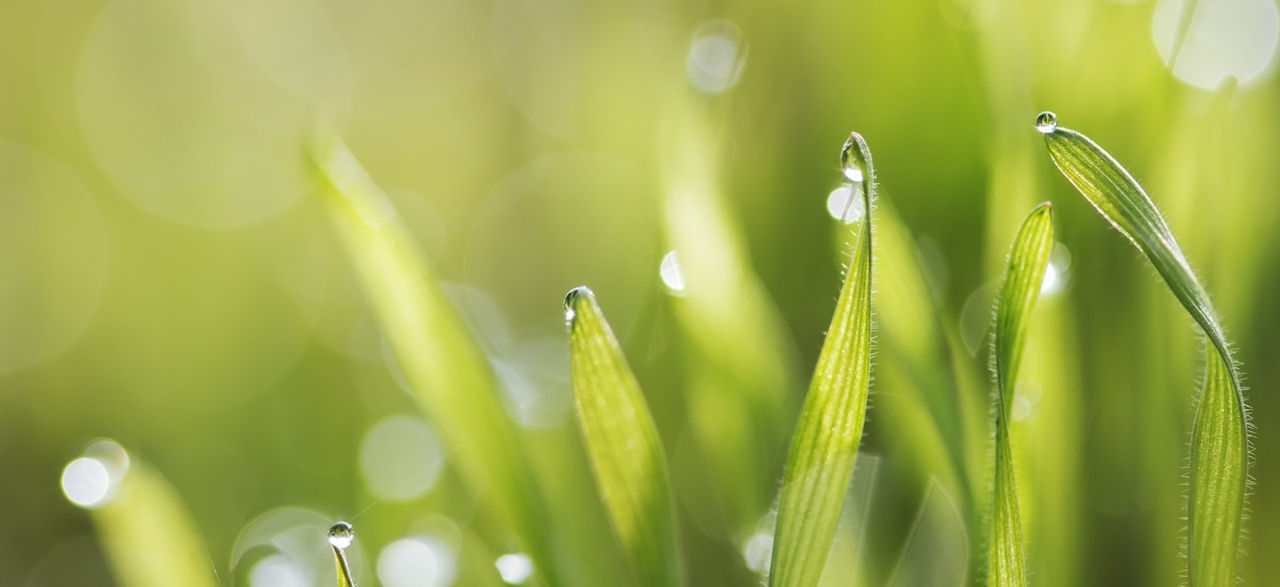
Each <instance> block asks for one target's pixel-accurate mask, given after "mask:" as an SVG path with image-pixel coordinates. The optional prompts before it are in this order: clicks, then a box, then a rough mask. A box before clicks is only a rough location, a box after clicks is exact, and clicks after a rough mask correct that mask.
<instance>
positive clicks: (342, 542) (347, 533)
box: [329, 522, 356, 549]
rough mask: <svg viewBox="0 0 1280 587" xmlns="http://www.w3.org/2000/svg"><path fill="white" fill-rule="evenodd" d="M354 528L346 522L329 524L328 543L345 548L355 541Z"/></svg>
mask: <svg viewBox="0 0 1280 587" xmlns="http://www.w3.org/2000/svg"><path fill="white" fill-rule="evenodd" d="M355 539H356V530H355V528H353V527H352V526H351V524H349V523H347V522H335V523H334V524H333V525H332V526H329V544H331V545H332V546H333V547H334V548H338V549H345V548H347V547H349V546H351V543H352V542H355Z"/></svg>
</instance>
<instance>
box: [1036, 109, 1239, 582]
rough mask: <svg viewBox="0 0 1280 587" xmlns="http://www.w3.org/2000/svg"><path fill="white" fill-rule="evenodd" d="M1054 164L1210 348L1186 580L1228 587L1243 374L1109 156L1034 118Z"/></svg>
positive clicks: (1171, 248) (1197, 291) (1142, 197)
mask: <svg viewBox="0 0 1280 587" xmlns="http://www.w3.org/2000/svg"><path fill="white" fill-rule="evenodd" d="M1036 128H1037V129H1038V130H1040V132H1042V133H1044V138H1045V144H1046V145H1048V147H1049V155H1050V157H1051V158H1052V159H1053V163H1054V165H1056V166H1057V167H1058V170H1059V171H1061V172H1062V174H1063V175H1064V176H1066V178H1067V179H1068V180H1069V181H1070V182H1071V184H1072V185H1074V186H1075V188H1076V189H1077V190H1078V191H1079V192H1080V193H1081V195H1083V196H1084V197H1085V199H1086V200H1088V201H1089V203H1090V204H1092V205H1093V207H1094V208H1095V209H1097V210H1098V212H1099V213H1100V214H1102V216H1103V217H1104V218H1106V219H1107V221H1108V222H1110V223H1111V225H1112V226H1114V227H1115V228H1116V229H1117V230H1119V231H1120V233H1121V234H1123V235H1124V236H1125V237H1126V238H1128V239H1129V241H1130V242H1132V243H1133V244H1134V246H1136V247H1137V248H1138V250H1139V251H1141V252H1142V254H1143V255H1144V256H1146V258H1147V260H1148V261H1150V262H1151V265H1152V266H1153V267H1155V269H1156V272H1157V273H1159V274H1160V277H1162V278H1163V279H1164V282H1165V284H1166V285H1167V286H1168V287H1169V290H1170V291H1172V292H1173V295H1174V297H1176V298H1177V299H1178V302H1179V303H1181V304H1182V307H1183V308H1185V309H1186V310H1187V313H1189V314H1190V315H1191V317H1192V319H1194V320H1195V321H1196V323H1197V324H1198V325H1199V326H1200V328H1201V329H1202V330H1203V331H1204V333H1205V336H1206V337H1207V338H1208V342H1209V344H1208V345H1206V348H1205V352H1206V354H1207V357H1206V367H1205V378H1204V382H1203V386H1202V388H1201V391H1200V399H1199V402H1198V403H1197V405H1196V413H1195V420H1194V422H1193V424H1192V432H1191V459H1190V462H1191V477H1190V478H1191V488H1190V493H1189V503H1188V508H1187V514H1188V515H1187V519H1188V526H1189V527H1188V545H1187V546H1188V548H1187V554H1188V560H1187V575H1188V578H1189V579H1190V581H1191V584H1192V585H1231V584H1234V582H1235V566H1236V565H1235V561H1236V554H1237V551H1238V549H1239V545H1240V533H1241V529H1242V526H1243V517H1244V509H1245V496H1246V493H1247V489H1248V474H1247V469H1248V460H1249V449H1248V442H1249V440H1248V428H1249V415H1248V409H1247V407H1246V405H1245V401H1244V390H1243V387H1242V385H1241V375H1240V373H1239V371H1238V367H1237V365H1236V363H1235V361H1234V360H1233V359H1232V358H1231V349H1230V346H1229V345H1228V344H1227V340H1226V336H1225V335H1224V334H1223V329H1222V326H1221V324H1220V323H1219V320H1218V316H1217V314H1216V313H1215V312H1214V310H1213V306H1212V305H1211V304H1210V302H1209V295H1208V294H1207V293H1206V292H1205V289H1204V287H1203V286H1202V285H1201V284H1200V281H1199V280H1198V279H1196V276H1195V273H1194V272H1192V270H1191V266H1190V265H1189V264H1188V263H1187V260H1186V257H1184V256H1183V254H1182V250H1181V249H1180V248H1179V247H1178V243H1177V241H1176V240H1174V237H1173V232H1172V231H1171V230H1170V229H1169V226H1168V224H1167V223H1166V222H1165V220H1164V218H1163V217H1162V216H1161V215H1160V212H1159V211H1158V210H1157V209H1156V207H1155V205H1154V204H1153V203H1152V202H1151V198H1149V197H1148V196H1147V194H1146V192H1144V191H1143V190H1142V187H1141V186H1139V185H1138V182H1137V181H1135V180H1134V179H1133V176H1131V175H1129V172H1128V171H1126V170H1125V169H1124V168H1123V167H1121V165H1120V164H1119V163H1118V162H1117V161H1116V160H1115V159H1114V158H1113V157H1111V155H1110V154H1108V153H1107V152H1106V151H1104V150H1103V149H1102V147H1099V146H1098V145H1097V144H1096V143H1094V142H1093V141H1092V140H1090V139H1089V138H1088V137H1086V136H1084V135H1082V134H1080V133H1078V132H1075V131H1073V130H1069V129H1066V128H1062V127H1059V126H1058V125H1057V118H1056V117H1055V116H1054V115H1053V113H1051V112H1045V113H1042V114H1041V115H1040V117H1039V118H1038V119H1037V121H1036Z"/></svg>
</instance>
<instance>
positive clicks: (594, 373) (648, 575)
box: [564, 287, 680, 585]
mask: <svg viewBox="0 0 1280 587" xmlns="http://www.w3.org/2000/svg"><path fill="white" fill-rule="evenodd" d="M564 307H565V319H566V320H567V321H568V322H569V366H570V371H571V373H572V380H573V397H574V403H575V404H576V406H577V416H578V426H579V428H580V429H581V431H582V439H583V443H584V444H585V445H586V448H587V454H588V455H589V456H590V459H591V468H592V471H593V472H594V473H595V479H596V484H597V485H598V486H599V490H600V495H601V497H602V498H603V500H604V504H605V509H606V510H608V513H609V517H610V519H611V520H612V522H613V527H614V530H615V532H617V535H618V540H619V542H620V543H621V545H622V549H623V553H624V556H625V558H626V560H627V563H628V564H629V565H630V566H631V568H632V571H633V572H634V573H635V576H636V578H637V579H638V584H640V585H676V584H679V582H680V566H679V557H678V555H677V549H676V537H675V521H674V514H673V511H672V500H671V490H670V482H669V479H668V475H667V462H666V458H665V457H664V456H663V454H662V445H661V443H660V442H659V440H658V430H657V428H656V427H655V426H654V424H653V418H652V417H651V416H650V415H649V408H648V407H647V406H646V405H645V402H644V395H643V394H642V393H641V391H640V384H639V383H638V382H637V381H636V378H635V375H633V374H632V372H631V368H630V367H629V366H627V361H626V359H625V358H624V357H623V355H622V349H621V348H620V347H619V346H618V341H617V339H616V338H614V336H613V330H612V329H610V328H609V323H608V322H606V321H605V318H604V314H603V312H601V311H600V306H599V305H598V304H597V303H596V298H595V294H593V293H592V292H591V290H590V289H587V288H586V287H578V288H574V289H573V290H571V291H569V294H568V295H567V296H565V299H564Z"/></svg>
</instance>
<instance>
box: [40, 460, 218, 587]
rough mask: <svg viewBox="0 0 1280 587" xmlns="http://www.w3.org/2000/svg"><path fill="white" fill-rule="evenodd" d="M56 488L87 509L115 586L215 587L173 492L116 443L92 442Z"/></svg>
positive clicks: (199, 542)
mask: <svg viewBox="0 0 1280 587" xmlns="http://www.w3.org/2000/svg"><path fill="white" fill-rule="evenodd" d="M62 485H63V490H64V491H65V492H66V493H67V497H68V498H69V499H71V500H72V501H73V502H74V503H76V504H77V505H80V506H82V507H85V508H88V509H89V511H90V515H91V516H92V518H93V522H94V526H96V527H97V529H98V534H99V536H100V540H101V542H102V546H103V549H104V550H105V551H106V554H107V560H108V561H109V562H110V564H111V570H112V572H113V573H114V574H115V577H116V581H117V582H118V583H119V584H120V585H123V586H125V587H168V586H171V585H190V586H191V587H215V586H216V585H217V584H218V582H217V581H216V578H215V576H214V574H213V567H212V565H211V563H210V560H209V554H208V550H207V548H206V547H205V545H204V542H203V541H202V540H201V538H200V533H199V531H198V530H197V529H196V527H195V524H194V523H193V521H192V520H191V515H190V514H189V513H188V512H187V508H186V506H185V505H184V504H183V503H182V500H181V498H179V497H178V494H177V492H175V491H174V489H173V487H172V486H170V485H169V483H168V482H167V481H165V479H164V478H163V477H162V476H161V475H160V474H159V473H157V472H156V471H155V470H154V469H152V468H151V467H149V466H147V464H146V463H141V462H136V461H134V460H132V459H130V458H129V455H128V454H127V453H126V452H125V451H124V449H123V448H121V447H120V445H118V444H116V443H115V442H112V441H105V440H103V441H98V442H95V443H94V444H93V445H91V446H90V447H89V450H87V451H85V456H84V457H81V458H79V459H76V460H75V461H72V462H71V464H69V465H67V469H66V471H65V472H64V473H63V481H62ZM86 490H87V492H86ZM87 498H92V499H87Z"/></svg>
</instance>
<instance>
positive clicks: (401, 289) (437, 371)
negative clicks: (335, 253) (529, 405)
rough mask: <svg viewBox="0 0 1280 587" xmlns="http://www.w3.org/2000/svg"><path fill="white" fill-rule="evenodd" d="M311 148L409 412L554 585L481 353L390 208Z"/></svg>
mask: <svg viewBox="0 0 1280 587" xmlns="http://www.w3.org/2000/svg"><path fill="white" fill-rule="evenodd" d="M311 147H312V151H311V155H312V161H313V163H314V164H315V168H316V171H317V175H318V177H319V179H320V183H321V185H322V188H323V192H324V195H325V196H327V197H326V198H325V203H326V204H327V208H328V211H329V213H330V214H329V217H330V218H331V219H332V221H333V224H334V226H335V228H336V229H337V232H338V234H339V236H340V237H341V240H342V242H343V244H344V245H345V246H346V249H347V252H348V254H349V256H350V257H351V260H352V262H353V264H354V266H355V269H356V273H357V276H358V277H359V279H360V281H361V284H362V285H363V288H364V292H365V295H366V297H367V298H368V300H369V304H370V306H371V307H372V309H373V310H374V315H375V316H376V317H377V319H378V323H379V325H380V327H381V329H382V332H383V333H384V334H385V335H386V336H387V338H388V340H389V341H390V343H391V347H392V349H393V350H394V352H395V356H396V358H397V360H398V362H399V364H400V367H401V369H402V370H403V371H404V375H405V378H406V379H407V381H408V382H409V385H410V387H411V388H412V389H413V392H414V394H415V396H416V398H417V400H418V402H419V404H420V405H421V406H422V409H423V411H424V412H426V414H427V415H428V416H429V417H431V418H432V421H433V423H434V424H435V426H436V429H438V430H439V431H440V433H441V436H442V437H443V439H444V440H445V442H446V444H447V445H448V447H449V450H450V452H451V454H453V455H454V457H453V461H454V462H455V463H457V465H458V467H459V472H460V474H461V476H462V478H463V479H464V481H465V482H466V483H468V484H469V485H470V487H471V488H472V489H473V490H474V491H476V492H477V493H481V494H487V495H489V496H491V498H492V499H493V500H494V501H495V505H496V506H497V510H498V514H499V515H500V516H501V518H502V519H503V520H504V521H507V522H509V523H510V524H511V525H512V527H513V528H514V529H515V531H516V533H517V534H518V535H519V536H520V538H521V539H522V541H523V542H524V545H525V547H526V548H527V549H528V550H529V554H530V556H532V557H533V559H534V561H535V562H536V563H537V570H538V572H539V573H540V574H541V576H542V578H543V579H544V580H545V581H546V582H547V583H549V584H557V583H558V582H557V580H556V574H557V573H556V571H557V568H556V566H555V563H554V561H553V555H552V553H553V548H552V547H551V539H550V537H549V536H548V530H549V529H550V528H552V525H551V524H550V523H549V520H547V519H546V514H545V512H546V508H545V507H544V505H545V501H544V499H543V495H542V492H541V491H540V489H539V488H538V486H537V483H536V481H535V478H534V475H533V471H532V469H531V467H530V465H529V460H528V459H527V458H526V457H525V455H524V451H523V450H522V449H521V444H520V442H519V435H518V432H517V431H516V429H515V427H514V426H513V424H512V422H511V419H510V418H509V417H507V415H506V414H505V413H504V411H503V409H502V406H501V405H500V404H499V400H498V393H497V383H496V381H495V379H494V375H493V373H492V371H491V370H490V367H489V364H488V362H487V361H486V359H485V357H484V354H483V352H482V351H481V350H480V348H479V347H478V345H477V344H476V343H475V340H474V339H473V338H472V337H471V336H470V335H469V333H468V332H467V329H466V327H465V326H464V325H463V323H462V320H461V319H460V318H459V317H458V315H457V314H456V313H455V312H454V310H453V308H452V306H451V305H450V304H449V301H448V299H447V298H446V297H445V294H444V292H443V291H442V290H441V289H440V287H439V286H438V285H437V284H436V282H435V280H434V277H433V276H432V273H431V271H430V269H429V268H428V265H427V263H426V260H425V259H423V258H422V255H421V253H420V252H419V250H418V248H417V247H416V246H415V244H414V242H413V238H412V237H411V236H410V234H409V230H408V228H407V227H405V226H404V224H403V222H402V221H401V220H400V219H399V217H398V216H397V214H396V210H395V208H394V207H393V206H392V205H391V202H390V201H388V200H387V198H386V196H385V195H384V194H383V193H382V191H381V190H379V189H378V187H377V185H376V184H375V183H374V182H373V180H372V179H371V178H370V177H369V176H368V174H366V173H365V171H364V169H363V168H362V167H361V166H360V163H359V162H358V161H356V159H355V157H354V156H353V155H352V154H351V152H350V151H349V150H348V149H347V147H346V145H344V144H342V142H341V141H340V140H337V139H336V138H332V137H321V138H320V139H319V140H317V141H315V142H314V143H313V144H312V145H311Z"/></svg>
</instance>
